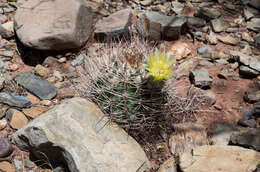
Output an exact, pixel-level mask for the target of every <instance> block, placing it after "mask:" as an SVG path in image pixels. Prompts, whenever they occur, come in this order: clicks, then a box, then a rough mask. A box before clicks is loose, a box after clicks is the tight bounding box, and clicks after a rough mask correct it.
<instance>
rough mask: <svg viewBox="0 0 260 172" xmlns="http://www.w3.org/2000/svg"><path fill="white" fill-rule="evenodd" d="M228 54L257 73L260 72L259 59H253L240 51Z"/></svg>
mask: <svg viewBox="0 0 260 172" xmlns="http://www.w3.org/2000/svg"><path fill="white" fill-rule="evenodd" d="M228 54H229V55H231V56H233V57H236V58H238V59H237V60H238V61H239V62H240V63H241V64H243V65H244V66H247V67H249V68H251V69H253V70H255V71H257V72H260V58H259V57H252V56H249V55H246V54H243V53H241V52H239V51H231V50H230V51H228Z"/></svg>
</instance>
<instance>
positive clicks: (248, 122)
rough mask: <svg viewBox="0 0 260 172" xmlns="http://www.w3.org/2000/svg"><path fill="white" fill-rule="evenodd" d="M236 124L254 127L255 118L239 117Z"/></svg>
mask: <svg viewBox="0 0 260 172" xmlns="http://www.w3.org/2000/svg"><path fill="white" fill-rule="evenodd" d="M238 124H239V125H241V126H243V127H252V128H254V127H256V120H255V119H244V118H241V119H239V121H238Z"/></svg>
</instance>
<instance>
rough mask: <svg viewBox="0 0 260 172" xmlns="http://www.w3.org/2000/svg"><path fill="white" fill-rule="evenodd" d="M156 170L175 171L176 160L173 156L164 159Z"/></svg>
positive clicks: (159, 171) (162, 171) (160, 171)
mask: <svg viewBox="0 0 260 172" xmlns="http://www.w3.org/2000/svg"><path fill="white" fill-rule="evenodd" d="M157 172H177V166H176V161H175V160H174V158H173V157H171V158H170V159H168V160H167V161H165V162H164V163H163V164H162V165H161V166H160V169H159V170H158V171H157Z"/></svg>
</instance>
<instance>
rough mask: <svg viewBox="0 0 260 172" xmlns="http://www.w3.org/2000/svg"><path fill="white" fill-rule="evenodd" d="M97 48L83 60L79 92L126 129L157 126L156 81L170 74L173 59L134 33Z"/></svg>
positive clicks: (159, 102) (159, 94)
mask: <svg viewBox="0 0 260 172" xmlns="http://www.w3.org/2000/svg"><path fill="white" fill-rule="evenodd" d="M97 52H98V53H97V54H96V56H95V57H88V58H86V60H85V69H84V70H83V72H82V73H81V82H80V84H79V85H78V86H77V89H78V90H79V91H80V93H81V95H83V96H84V97H87V98H88V99H90V100H92V101H94V102H95V103H96V104H97V105H98V106H99V107H100V108H101V109H102V110H103V112H104V113H105V114H107V115H108V116H109V118H110V119H111V121H113V122H116V123H117V124H119V125H120V126H121V127H122V128H124V129H126V130H136V129H139V130H140V129H145V130H147V129H152V128H154V127H158V122H159V121H160V120H162V119H163V117H162V116H161V108H162V106H163V104H164V103H165V102H164V96H163V95H162V92H161V88H162V87H158V85H159V83H160V84H161V81H162V80H167V79H169V78H170V77H171V76H172V72H171V69H172V68H171V67H172V65H173V61H171V60H170V59H169V57H168V56H167V55H166V54H165V53H162V54H161V53H159V51H158V50H156V51H155V52H154V49H153V48H152V46H150V45H149V44H148V43H147V42H146V41H144V40H142V39H139V38H136V37H134V38H132V39H131V41H130V42H117V43H109V44H103V45H101V47H100V48H99V50H98V51H97ZM145 57H147V58H146V59H145ZM143 64H145V65H143ZM151 78H152V79H151Z"/></svg>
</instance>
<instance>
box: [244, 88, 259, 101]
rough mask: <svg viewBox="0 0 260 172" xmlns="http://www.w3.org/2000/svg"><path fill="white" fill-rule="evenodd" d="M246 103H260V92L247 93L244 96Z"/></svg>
mask: <svg viewBox="0 0 260 172" xmlns="http://www.w3.org/2000/svg"><path fill="white" fill-rule="evenodd" d="M244 99H245V101H247V102H249V103H256V102H259V101H260V90H258V91H252V92H246V93H245V95H244Z"/></svg>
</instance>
